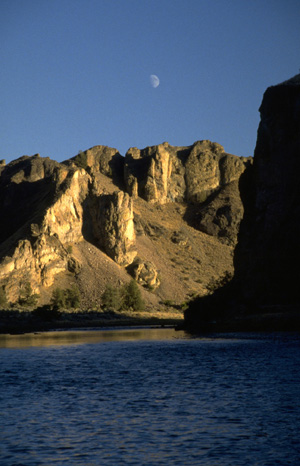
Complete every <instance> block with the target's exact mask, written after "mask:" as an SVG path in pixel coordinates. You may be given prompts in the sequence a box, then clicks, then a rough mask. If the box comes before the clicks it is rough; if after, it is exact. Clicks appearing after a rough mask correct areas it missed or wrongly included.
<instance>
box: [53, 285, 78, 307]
mask: <svg viewBox="0 0 300 466" xmlns="http://www.w3.org/2000/svg"><path fill="white" fill-rule="evenodd" d="M51 305H52V307H53V308H55V309H68V308H71V309H76V308H78V307H79V306H80V291H79V289H78V287H77V286H76V285H73V286H72V287H71V288H66V289H65V290H62V289H61V288H55V290H53V292H52V297H51Z"/></svg>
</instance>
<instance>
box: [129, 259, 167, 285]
mask: <svg viewBox="0 0 300 466" xmlns="http://www.w3.org/2000/svg"><path fill="white" fill-rule="evenodd" d="M128 271H129V273H130V275H132V277H133V278H134V279H135V280H136V281H137V282H138V283H140V284H141V285H143V286H145V287H146V288H149V289H150V290H152V291H153V290H155V289H156V288H158V287H159V285H160V279H159V274H158V271H157V269H156V267H155V265H154V264H153V263H152V262H150V261H143V260H142V259H141V258H140V257H136V258H135V260H134V261H133V263H132V264H131V265H130V266H129V267H128Z"/></svg>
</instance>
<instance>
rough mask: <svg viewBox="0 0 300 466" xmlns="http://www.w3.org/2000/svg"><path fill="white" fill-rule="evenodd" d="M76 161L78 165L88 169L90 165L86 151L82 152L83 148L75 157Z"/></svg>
mask: <svg viewBox="0 0 300 466" xmlns="http://www.w3.org/2000/svg"><path fill="white" fill-rule="evenodd" d="M74 162H75V163H76V165H77V167H79V168H84V169H85V170H86V168H87V166H88V165H87V155H86V152H82V150H80V151H79V152H78V155H76V157H75V158H74Z"/></svg>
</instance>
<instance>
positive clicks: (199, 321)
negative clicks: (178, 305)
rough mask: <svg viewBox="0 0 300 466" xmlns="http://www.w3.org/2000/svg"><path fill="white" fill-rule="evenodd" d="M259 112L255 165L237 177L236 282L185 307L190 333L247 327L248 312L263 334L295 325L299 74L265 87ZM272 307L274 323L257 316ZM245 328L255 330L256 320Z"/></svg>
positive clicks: (299, 191)
mask: <svg viewBox="0 0 300 466" xmlns="http://www.w3.org/2000/svg"><path fill="white" fill-rule="evenodd" d="M259 110H260V114H261V121H260V124H259V128H258V134H257V144H256V148H255V154H254V164H253V167H252V168H251V169H250V170H247V171H246V172H244V173H243V174H242V175H241V177H240V179H239V186H240V192H241V196H242V201H243V205H244V217H243V220H242V222H241V225H240V231H239V236H238V244H237V246H236V248H235V252H234V267H235V274H234V278H233V280H232V281H231V283H228V284H226V285H225V286H221V287H220V288H219V289H218V290H216V291H215V293H214V294H213V295H211V296H209V297H207V298H204V299H201V298H200V299H198V300H195V301H194V302H193V303H192V304H191V305H190V308H189V309H188V310H187V312H186V315H185V319H186V325H187V326H188V327H189V328H194V329H201V328H203V325H204V326H205V325H206V324H207V323H209V322H212V321H213V320H215V319H217V322H218V325H219V326H221V327H222V325H224V324H225V325H227V324H228V325H229V327H226V328H229V329H231V328H235V327H234V325H236V323H237V320H236V319H239V322H240V323H239V324H238V325H242V326H243V329H247V328H248V329H249V322H250V321H249V320H248V321H247V318H248V319H249V316H250V315H251V314H253V313H258V314H259V313H260V314H261V315H264V317H262V319H265V320H264V321H263V320H262V321H261V322H262V324H261V325H262V328H264V327H263V326H264V325H265V329H267V328H268V325H271V326H272V325H273V328H276V329H282V328H289V329H293V328H296V327H294V326H297V328H299V327H300V321H299V320H300V315H299V313H298V314H297V312H296V313H295V311H294V310H295V309H299V291H298V287H299V260H300V257H299V237H300V183H299V171H300V75H297V76H295V77H294V78H292V79H290V80H289V81H286V82H284V83H282V84H279V85H277V86H272V87H269V88H268V89H267V90H266V92H265V94H264V97H263V100H262V104H261V106H260V109H259ZM274 309H277V312H281V314H280V315H281V317H280V318H277V319H278V320H277V321H276V319H275V318H274V319H273V321H272V319H271V320H270V318H269V317H267V316H268V314H263V313H264V312H266V310H269V312H270V310H271V311H272V312H274ZM269 315H270V314H269ZM286 316H288V317H286ZM256 318H257V319H258V320H259V317H256ZM267 319H269V320H267ZM289 319H290V320H289ZM270 322H271V323H270ZM232 325H233V327H232ZM251 325H252V326H253V328H256V327H255V325H256V322H254V321H252V323H251ZM247 326H248V327H247ZM221 327H220V328H221ZM238 328H240V327H238Z"/></svg>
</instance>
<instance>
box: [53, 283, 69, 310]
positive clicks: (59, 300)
mask: <svg viewBox="0 0 300 466" xmlns="http://www.w3.org/2000/svg"><path fill="white" fill-rule="evenodd" d="M51 304H52V306H53V307H54V308H56V309H64V308H65V307H66V295H65V292H64V290H62V289H61V288H55V290H53V292H52V297H51Z"/></svg>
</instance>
